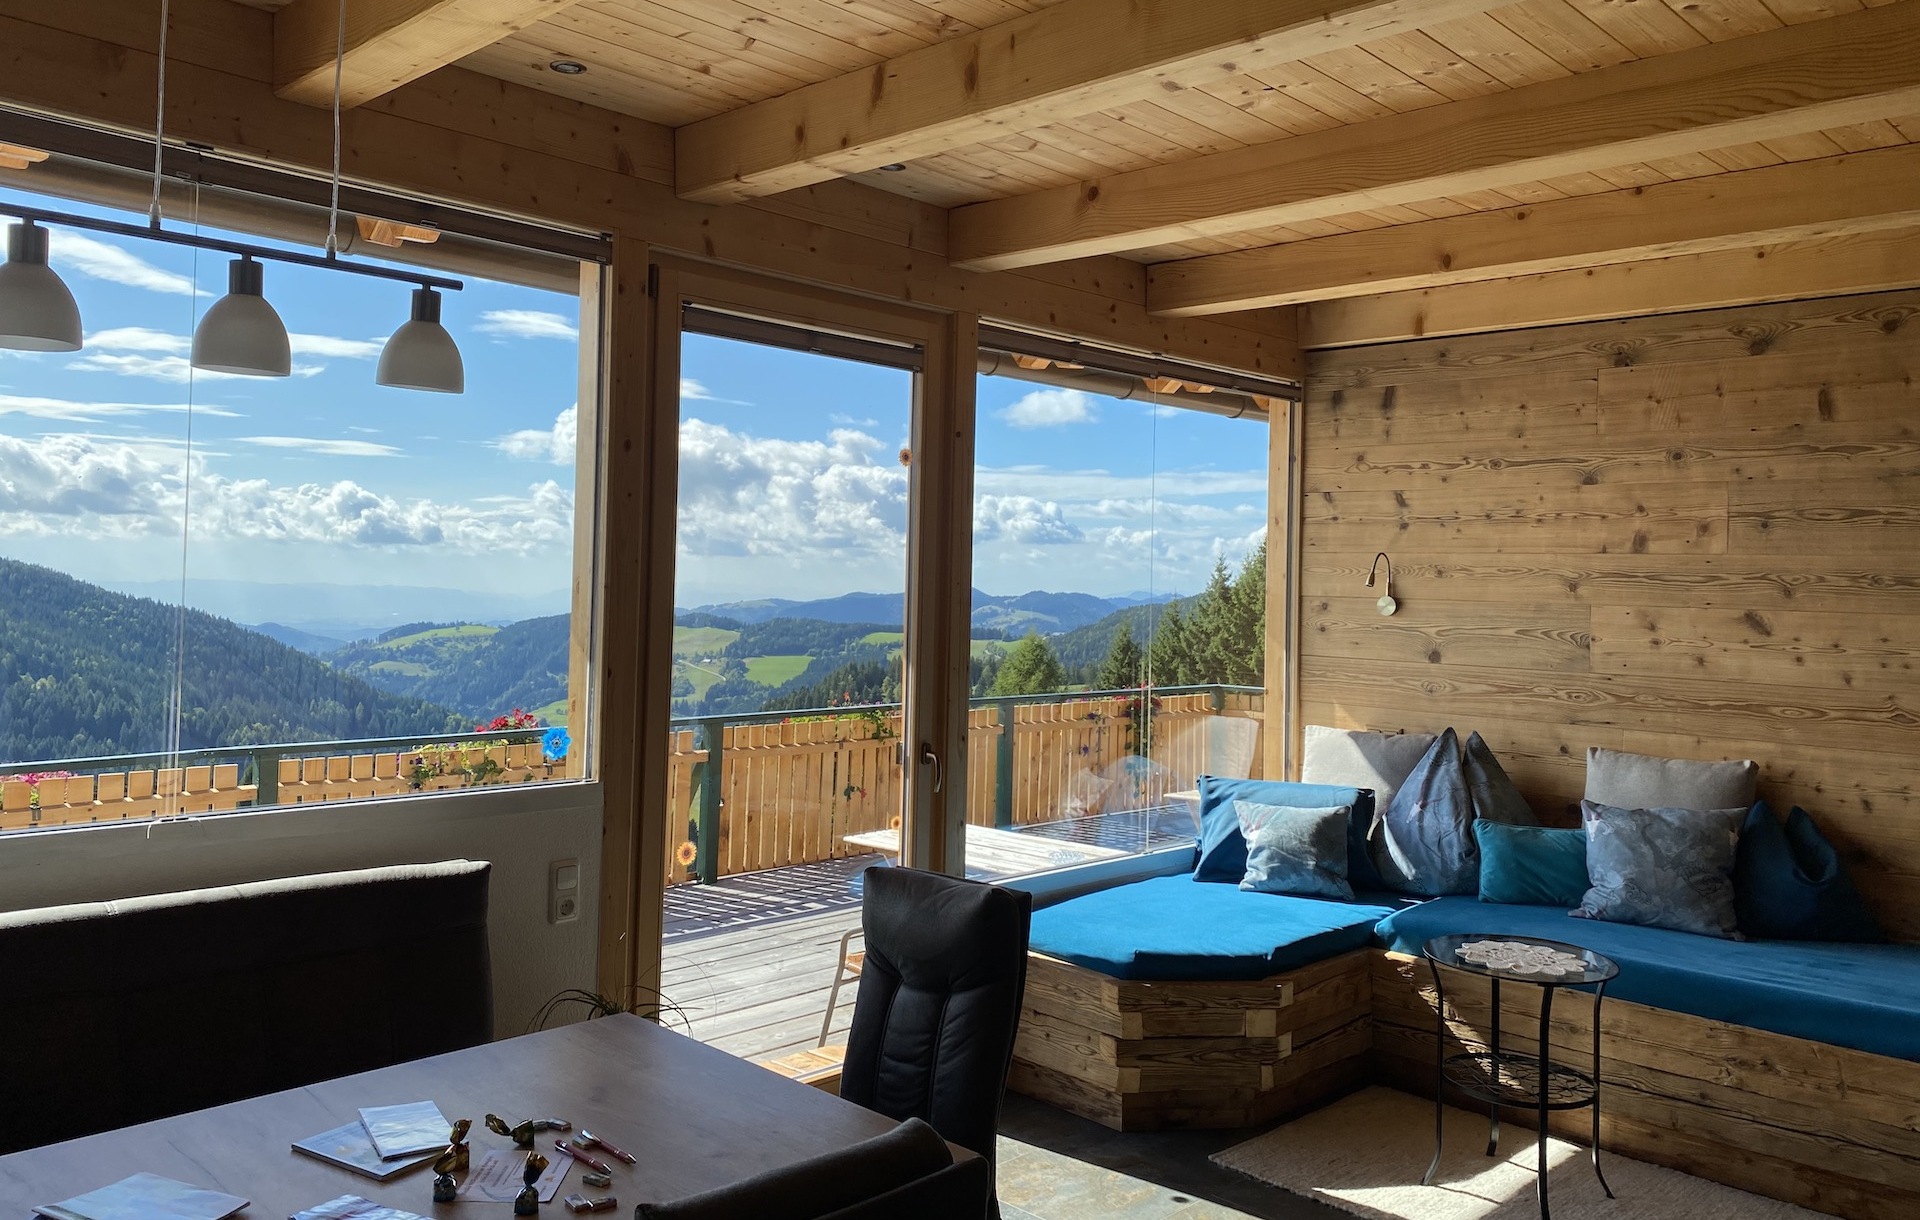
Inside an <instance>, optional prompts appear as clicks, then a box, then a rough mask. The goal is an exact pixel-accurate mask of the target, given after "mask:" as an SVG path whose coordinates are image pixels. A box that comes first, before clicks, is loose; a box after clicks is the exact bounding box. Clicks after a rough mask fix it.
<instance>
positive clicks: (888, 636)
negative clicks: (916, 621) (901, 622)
mask: <svg viewBox="0 0 1920 1220" xmlns="http://www.w3.org/2000/svg"><path fill="white" fill-rule="evenodd" d="M906 638H907V636H906V633H905V632H903V631H869V632H867V634H865V635H863V636H861V637H860V642H861V643H862V644H898V643H900V642H901V641H903V640H905V639H906Z"/></svg>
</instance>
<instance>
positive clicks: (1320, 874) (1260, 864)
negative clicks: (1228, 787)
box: [1233, 801, 1353, 901]
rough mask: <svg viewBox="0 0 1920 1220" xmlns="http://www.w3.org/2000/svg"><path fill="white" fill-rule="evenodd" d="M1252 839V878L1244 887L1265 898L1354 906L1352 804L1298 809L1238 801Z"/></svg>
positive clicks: (1238, 812)
mask: <svg viewBox="0 0 1920 1220" xmlns="http://www.w3.org/2000/svg"><path fill="white" fill-rule="evenodd" d="M1233 811H1234V814H1235V815H1236V816H1238V817H1239V819H1240V833H1241V834H1242V835H1243V836H1245V838H1246V840H1247V873H1246V876H1244V877H1242V878H1241V879H1240V888H1241V889H1243V890H1253V891H1255V892H1257V893H1262V894H1294V895H1298V896H1299V897H1303V898H1338V899H1340V900H1342V901H1351V900H1352V898H1353V886H1352V885H1351V884H1349V883H1348V881H1347V820H1348V818H1349V817H1350V816H1351V815H1352V813H1353V807H1352V806H1351V805H1330V806H1328V807H1326V808H1324V809H1299V808H1295V807H1294V806H1291V805H1262V804H1259V803H1257V802H1254V801H1235V802H1234V803H1233Z"/></svg>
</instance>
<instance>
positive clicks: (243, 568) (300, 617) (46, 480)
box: [0, 195, 593, 828]
mask: <svg viewBox="0 0 1920 1220" xmlns="http://www.w3.org/2000/svg"><path fill="white" fill-rule="evenodd" d="M8 197H10V198H20V197H19V196H11V195H10V196H8ZM23 201H26V202H34V203H39V204H41V205H42V206H49V202H48V201H45V200H24V199H23ZM51 206H63V205H57V204H55V205H51ZM69 210H72V211H77V212H81V213H83V214H88V215H99V216H111V217H113V218H115V219H120V220H126V219H128V217H127V216H126V215H125V214H124V213H117V214H116V213H110V212H106V211H103V210H100V209H89V208H83V207H77V206H76V207H72V208H70V209H69ZM349 223H351V222H350V221H349ZM169 227H171V228H174V229H176V230H183V229H188V228H190V227H191V225H190V222H189V221H186V220H176V219H172V218H170V219H169ZM53 229H54V235H55V236H54V247H53V259H52V264H51V265H52V266H53V269H54V270H55V271H56V272H57V273H59V274H61V275H62V276H63V277H65V279H66V280H67V282H68V283H69V284H70V285H71V286H72V287H73V288H74V290H75V294H76V297H77V298H78V300H79V304H80V308H81V311H82V317H83V319H84V322H85V329H86V343H85V346H84V348H83V349H82V351H80V352H78V353H74V354H70V355H59V354H47V355H38V356H27V355H21V354H8V355H6V356H0V384H3V385H4V390H0V394H4V395H5V396H6V397H4V398H0V451H4V452H7V453H8V454H9V455H10V462H11V465H12V466H14V467H15V468H17V470H18V471H20V472H24V473H28V474H31V475H32V476H33V477H31V478H29V479H27V480H25V481H21V480H20V479H17V478H12V477H6V478H0V514H3V515H4V516H5V517H6V520H7V523H8V526H9V528H8V529H7V531H6V541H5V543H3V544H0V555H4V557H5V562H6V564H7V567H8V575H9V577H10V579H8V580H7V581H6V582H5V588H4V589H3V590H0V653H5V654H6V655H8V656H10V657H13V658H15V664H13V665H11V666H9V668H8V670H7V673H8V675H9V677H10V680H11V685H10V686H8V687H7V688H6V692H5V695H4V701H3V702H0V764H4V766H3V767H0V769H4V770H6V771H11V772H15V773H20V772H33V773H36V774H40V775H45V776H46V778H43V779H40V780H37V781H35V782H20V781H18V780H14V781H11V782H5V783H0V797H4V800H5V805H6V809H7V810H8V811H9V812H8V813H7V815H6V817H5V819H4V822H0V824H4V825H5V826H6V827H8V828H20V827H28V826H33V825H58V824H73V823H84V822H93V821H114V820H122V819H126V818H134V817H146V816H152V815H155V814H160V815H165V814H170V813H195V812H207V811H225V810H232V809H237V808H243V807H251V806H259V805H269V804H282V805H284V804H292V803H298V802H306V801H315V800H343V799H352V798H362V797H374V796H390V795H407V794H412V793H418V792H423V791H428V790H435V789H443V788H471V787H476V786H482V785H498V784H505V783H522V782H527V781H534V780H542V781H544V780H550V779H560V778H568V777H570V776H571V775H573V774H575V773H576V772H577V771H578V757H579V755H578V754H577V753H575V752H574V751H573V750H572V748H571V734H570V733H569V732H568V731H567V729H568V707H569V703H568V694H569V682H570V674H571V672H572V671H573V670H574V669H575V668H578V667H579V666H578V657H579V654H578V650H577V649H575V648H574V646H573V643H574V641H573V633H572V624H571V610H572V606H571V602H572V598H573V588H574V583H575V582H574V531H575V515H574V502H575V497H576V465H577V463H576V453H575V450H576V437H577V435H578V432H579V428H580V423H579V420H580V414H581V413H580V410H579V407H578V405H577V404H576V402H575V398H576V396H577V393H578V390H577V387H578V384H579V381H580V377H579V361H580V355H579V353H580V345H579V339H578V332H579V309H580V305H579V300H578V298H576V297H571V296H560V295H557V294H554V293H550V292H540V291H536V290H533V289H528V288H522V287H517V286H513V285H509V284H504V283H495V282H489V281H486V280H483V279H475V278H472V277H468V278H467V279H466V290H465V291H464V292H448V293H446V294H445V296H444V303H443V309H444V314H443V319H444V321H445V324H446V326H447V328H448V330H449V331H450V332H451V334H452V336H453V338H454V339H455V340H456V342H457V343H458V345H459V348H460V350H461V353H462V356H463V358H464V364H465V373H466V383H467V388H466V392H465V393H464V394H460V395H453V394H434V393H425V392H420V391H412V390H400V389H391V388H384V387H381V386H378V385H376V384H375V367H376V364H377V362H378V359H379V357H380V355H381V352H382V349H383V347H384V345H385V343H386V339H387V336H388V335H389V334H390V333H391V332H392V331H393V330H394V329H395V328H397V327H398V326H399V325H400V324H401V323H402V322H404V321H406V319H407V314H408V307H409V294H410V291H411V289H410V286H409V285H406V284H403V283H398V282H391V281H384V280H375V279H370V278H367V277H362V276H355V275H349V274H342V273H340V272H337V271H331V270H325V269H319V268H306V267H296V266H290V265H285V264H279V263H272V262H268V263H266V264H265V265H264V278H265V296H266V298H267V300H268V301H269V302H270V303H271V304H272V306H273V307H274V308H275V310H277V311H278V313H279V315H280V317H281V318H282V319H283V321H284V323H285V326H286V329H287V331H288V335H289V344H290V348H291V353H292V375H291V376H289V377H286V378H262V377H248V376H237V375H232V374H222V373H216V372H209V371H206V370H202V369H195V368H193V367H192V366H191V364H190V361H189V352H190V349H191V345H192V337H193V334H194V327H195V325H196V322H197V321H198V319H199V318H200V317H201V316H203V315H204V314H205V311H206V310H207V309H208V308H209V307H210V306H211V305H212V304H213V303H214V302H215V301H217V300H219V299H220V298H221V296H222V295H224V294H225V292H226V291H227V277H228V261H229V259H228V256H226V255H225V254H221V253H217V252H209V251H200V250H195V249H189V248H183V247H179V246H173V245H167V244H163V243H159V242H155V241H152V240H149V239H146V238H134V237H120V236H113V235H101V234H94V233H86V232H83V231H80V230H75V229H66V228H62V227H60V226H57V225H56V226H53ZM209 235H211V236H221V237H228V238H232V239H236V240H254V239H252V238H251V237H250V235H246V234H237V233H224V232H213V231H209ZM265 244H273V243H265ZM355 261H360V262H365V261H368V260H365V259H364V258H356V260H355ZM591 414H592V406H591V404H589V408H588V415H589V417H591ZM589 471H590V466H589ZM13 473H15V472H14V471H9V475H12V474H13ZM582 486H584V487H585V488H586V489H588V491H587V494H591V488H592V486H593V484H592V481H591V479H590V478H589V479H588V481H586V482H585V483H584V484H582ZM29 488H31V489H34V490H33V491H32V492H31V494H29V491H28V489H29ZM23 563H24V564H32V565H38V566H37V567H34V568H32V569H28V568H22V567H19V566H17V565H19V564H23ZM589 584H590V582H589ZM575 727H576V729H577V726H575ZM570 755H573V761H571V762H570V761H569V756H570ZM60 772H67V773H71V776H70V777H69V776H67V775H60V774H58V773H60ZM47 773H54V774H51V775H47ZM16 805H18V806H21V810H20V811H16V810H14V806H16ZM22 811H24V816H21V817H16V816H15V814H16V813H17V812H22Z"/></svg>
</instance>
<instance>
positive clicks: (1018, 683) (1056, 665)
mask: <svg viewBox="0 0 1920 1220" xmlns="http://www.w3.org/2000/svg"><path fill="white" fill-rule="evenodd" d="M1066 685H1067V669H1066V666H1064V665H1062V664H1060V658H1059V657H1057V656H1055V655H1054V653H1053V649H1052V648H1050V647H1048V646H1047V642H1046V641H1045V640H1043V639H1041V638H1040V633H1039V632H1037V631H1029V632H1027V634H1026V637H1025V638H1024V639H1022V640H1021V641H1020V642H1019V643H1018V644H1015V645H1014V646H1013V651H1011V652H1009V653H1008V654H1007V659H1006V660H1005V661H1004V662H1002V663H1001V665H1000V672H999V674H998V675H997V676H995V678H994V680H993V693H994V694H996V695H1044V694H1047V693H1049V692H1052V691H1057V690H1062V689H1064V688H1065V687H1066Z"/></svg>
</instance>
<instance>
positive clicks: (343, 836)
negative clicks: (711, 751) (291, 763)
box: [0, 784, 601, 1037]
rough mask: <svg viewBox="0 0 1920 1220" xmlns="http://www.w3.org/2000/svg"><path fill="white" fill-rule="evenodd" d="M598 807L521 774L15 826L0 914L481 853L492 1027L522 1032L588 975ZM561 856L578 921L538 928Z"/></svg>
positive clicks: (580, 792)
mask: <svg viewBox="0 0 1920 1220" xmlns="http://www.w3.org/2000/svg"><path fill="white" fill-rule="evenodd" d="M600 804H601V789H600V786H599V785H598V784H565V785H546V786H542V785H534V784H525V785H519V786H516V787H512V788H498V789H489V790H486V791H481V792H458V793H452V792H450V793H439V794H434V795H429V796H420V797H406V798H393V799H389V800H380V801H363V802H357V803H353V804H329V805H298V806H290V807H288V808H286V809H282V810H277V811H276V810H263V811H261V812H259V813H252V812H248V813H233V814H223V815H215V816H202V817H195V818H182V819H177V820H169V821H162V822H128V823H103V824H99V825H94V826H82V827H65V828H56V829H48V830H43V831H20V832H14V833H11V834H8V835H6V836H5V837H4V839H0V910H6V911H17V910H25V909H27V908H30V907H40V906H54V905H58V904H60V903H68V902H95V901H101V900H105V899H112V898H127V897H132V896H134V895H137V894H160V893H166V892H168V891H170V890H184V889H194V888H198V887H201V886H209V885H231V884H234V883H237V882H241V881H259V880H264V879H267V878H273V877H295V876H299V875H301V874H304V873H320V872H331V871H334V870H337V869H349V868H371V867H374V866H377V865H384V864H416V863H425V862H428V861H433V860H451V859H457V858H465V859H469V860H488V861H491V862H492V864H493V874H492V879H491V883H490V893H491V897H490V904H491V905H490V910H489V916H488V930H489V937H490V940H491V942H492V948H493V984H494V1033H495V1035H496V1036H497V1037H511V1036H512V1035H514V1034H520V1033H524V1032H526V1028H527V1022H528V1020H529V1019H530V1018H531V1017H532V1016H533V1014H534V1012H535V1011H536V1010H538V1009H539V1007H540V1005H541V1004H543V1003H544V1002H545V1001H546V999H547V997H549V996H551V995H553V994H554V993H555V992H557V991H560V990H562V989H563V988H567V987H588V988H591V987H592V986H593V985H594V979H595V955H596V952H597V947H598V940H599V935H598V932H599V910H600V897H599V883H600V828H601V823H600ZM564 859H577V860H579V861H580V887H581V888H580V918H579V919H578V920H576V921H575V922H573V923H565V924H557V925H556V924H550V923H548V922H547V869H548V865H549V864H550V863H551V862H552V861H555V860H564ZM432 974H433V964H432V963H431V962H425V961H423V962H421V963H420V977H421V983H422V985H423V986H424V985H429V984H430V982H431V979H432ZM574 1015H579V1014H578V1013H577V1012H576V1013H575V1014H574Z"/></svg>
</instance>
